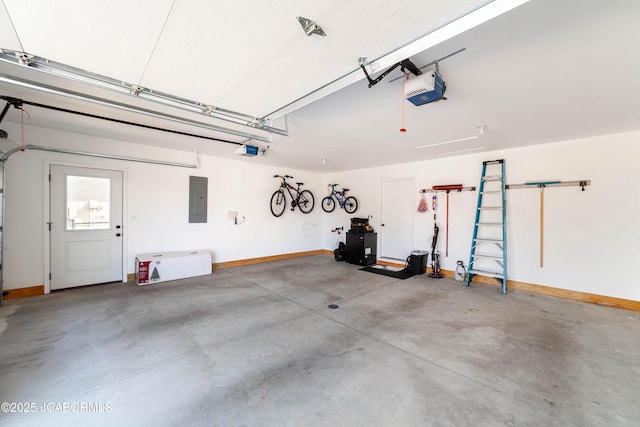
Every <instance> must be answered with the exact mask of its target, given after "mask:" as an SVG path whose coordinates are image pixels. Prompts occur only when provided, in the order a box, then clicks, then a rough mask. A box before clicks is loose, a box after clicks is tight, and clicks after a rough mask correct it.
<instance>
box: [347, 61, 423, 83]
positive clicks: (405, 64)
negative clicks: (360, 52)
mask: <svg viewBox="0 0 640 427" xmlns="http://www.w3.org/2000/svg"><path fill="white" fill-rule="evenodd" d="M358 62H359V63H360V68H362V71H364V75H365V76H366V77H367V80H368V81H369V87H371V86H373V85H375V84H377V83H379V82H380V81H381V80H382V79H384V78H385V77H386V76H387V74H389V73H390V72H392V71H393V70H395V69H396V68H398V67H400V69H401V70H402V72H403V73H404V71H405V70H407V71H409V72H411V73H412V74H413V75H415V76H418V75H420V74H422V71H420V69H419V68H418V67H416V66H415V64H414V63H413V62H411V60H409V59H408V58H407V59H404V60H402V61H400V62H398V63H396V64H394V65H392V66H391V67H390V68H389V69H388V70H387V71H385V72H383V73H382V74H380V75H379V76H378V77H376V78H375V79H372V78H371V77H370V76H369V73H368V72H367V69H366V67H365V66H364V62H366V58H364V61H363V58H362V57H361V58H359V59H358Z"/></svg>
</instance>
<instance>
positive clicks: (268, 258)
mask: <svg viewBox="0 0 640 427" xmlns="http://www.w3.org/2000/svg"><path fill="white" fill-rule="evenodd" d="M325 254H331V255H333V251H328V250H326V249H318V250H315V251H306V252H294V253H290V254H282V255H271V256H264V257H259V258H247V259H239V260H235V261H226V262H216V263H213V265H212V268H213V270H214V271H215V270H217V269H219V268H231V267H240V266H242V265H251V264H261V263H263V262H272V261H282V260H285V259H292V258H301V257H305V256H311V255H325Z"/></svg>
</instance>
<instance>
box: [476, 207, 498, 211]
mask: <svg viewBox="0 0 640 427" xmlns="http://www.w3.org/2000/svg"><path fill="white" fill-rule="evenodd" d="M478 209H484V210H494V211H497V210H502V206H480V207H478Z"/></svg>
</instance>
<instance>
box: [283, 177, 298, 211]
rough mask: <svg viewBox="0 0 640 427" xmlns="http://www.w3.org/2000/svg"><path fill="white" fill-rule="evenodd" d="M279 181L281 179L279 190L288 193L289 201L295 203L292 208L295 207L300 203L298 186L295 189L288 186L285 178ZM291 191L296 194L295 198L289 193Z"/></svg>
mask: <svg viewBox="0 0 640 427" xmlns="http://www.w3.org/2000/svg"><path fill="white" fill-rule="evenodd" d="M280 179H282V182H281V183H280V188H284V189H285V190H287V193H289V197H291V200H292V201H293V202H295V203H294V206H297V204H298V202H299V201H300V186H298V187H297V188H296V187H294V186H293V185H291V184H289V183H288V182H287V181H286V179H285V178H282V177H281V178H280ZM291 190H293V191H295V192H296V195H295V196H294V195H293V193H291Z"/></svg>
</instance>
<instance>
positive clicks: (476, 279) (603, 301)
mask: <svg viewBox="0 0 640 427" xmlns="http://www.w3.org/2000/svg"><path fill="white" fill-rule="evenodd" d="M311 255H329V256H333V251H331V250H328V249H318V250H315V251H306V252H296V253H291V254H283V255H272V256H266V257H259V258H248V259H241V260H236V261H227V262H219V263H214V264H212V269H213V270H214V271H215V270H216V269H220V268H230V267H239V266H241V265H251V264H260V263H263V262H271V261H280V260H284V259H292V258H300V257H305V256H311ZM377 263H378V264H381V265H387V266H391V267H399V268H402V267H404V264H399V263H396V262H391V261H384V260H378V262H377ZM428 272H429V268H427V273H428ZM440 273H441V274H442V275H443V276H444V277H447V278H450V279H453V278H455V272H454V271H453V270H440ZM127 280H128V281H130V282H133V281H135V280H136V275H135V274H129V275H127ZM472 283H482V284H486V285H492V286H496V287H499V286H500V284H499V283H498V282H497V281H496V280H495V279H494V278H492V277H487V276H480V275H475V276H473V280H472ZM507 288H508V289H509V290H518V291H524V292H531V293H534V294H541V295H548V296H552V297H557V298H564V299H570V300H574V301H582V302H588V303H591V304H597V305H604V306H607V307H616V308H624V309H626V310H633V311H640V301H634V300H628V299H623V298H616V297H609V296H605V295H598V294H590V293H587V292H579V291H571V290H568V289H561V288H554V287H551V286H542V285H536V284H533V283H526V282H518V281H515V280H508V281H507ZM5 292H10V294H9V295H7V296H5V297H4V298H5V299H11V298H22V297H24V296H32V295H42V294H43V293H44V286H42V285H40V286H32V287H31V288H22V289H12V290H10V291H5Z"/></svg>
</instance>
